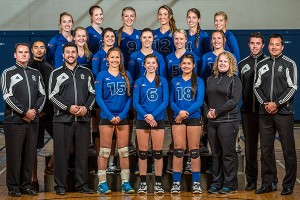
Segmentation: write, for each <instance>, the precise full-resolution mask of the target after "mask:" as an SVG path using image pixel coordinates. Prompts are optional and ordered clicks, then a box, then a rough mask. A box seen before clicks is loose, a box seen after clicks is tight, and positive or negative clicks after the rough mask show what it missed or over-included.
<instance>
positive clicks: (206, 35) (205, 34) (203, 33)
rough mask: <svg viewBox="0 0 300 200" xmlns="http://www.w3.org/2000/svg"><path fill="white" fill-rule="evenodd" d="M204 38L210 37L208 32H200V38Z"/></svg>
mask: <svg viewBox="0 0 300 200" xmlns="http://www.w3.org/2000/svg"><path fill="white" fill-rule="evenodd" d="M201 35H202V36H203V37H209V35H208V33H207V32H206V31H204V30H202V29H201V30H200V36H201Z"/></svg>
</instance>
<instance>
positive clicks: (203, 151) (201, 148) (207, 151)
mask: <svg viewBox="0 0 300 200" xmlns="http://www.w3.org/2000/svg"><path fill="white" fill-rule="evenodd" d="M199 152H200V153H209V150H208V148H207V147H205V146H201V147H200V148H199Z"/></svg>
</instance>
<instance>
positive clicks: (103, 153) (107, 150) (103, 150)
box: [99, 147, 111, 158]
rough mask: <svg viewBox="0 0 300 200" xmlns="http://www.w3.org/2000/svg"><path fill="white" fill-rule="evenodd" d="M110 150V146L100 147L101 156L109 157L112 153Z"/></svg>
mask: <svg viewBox="0 0 300 200" xmlns="http://www.w3.org/2000/svg"><path fill="white" fill-rule="evenodd" d="M110 152H111V149H110V148H105V147H100V150H99V156H101V157H103V158H108V157H109V155H110Z"/></svg>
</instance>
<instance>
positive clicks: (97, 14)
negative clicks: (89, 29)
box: [90, 8, 104, 25]
mask: <svg viewBox="0 0 300 200" xmlns="http://www.w3.org/2000/svg"><path fill="white" fill-rule="evenodd" d="M90 17H91V21H92V24H97V25H100V24H102V22H103V19H104V15H103V10H102V9H100V8H95V9H94V10H93V12H92V15H90Z"/></svg>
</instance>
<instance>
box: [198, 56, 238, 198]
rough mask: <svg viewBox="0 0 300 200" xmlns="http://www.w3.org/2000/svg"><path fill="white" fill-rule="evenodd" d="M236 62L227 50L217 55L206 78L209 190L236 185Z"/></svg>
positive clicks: (228, 189)
mask: <svg viewBox="0 0 300 200" xmlns="http://www.w3.org/2000/svg"><path fill="white" fill-rule="evenodd" d="M236 73H237V66H236V60H235V58H234V56H233V55H232V54H231V53H230V52H227V51H225V52H222V53H220V54H219V55H218V57H217V59H216V61H215V63H214V66H213V75H212V76H210V77H209V78H208V79H207V88H206V95H207V101H206V102H205V103H204V105H203V107H204V115H205V116H206V117H207V118H208V124H207V131H208V139H209V144H210V147H211V152H212V175H213V182H212V185H211V187H210V189H209V190H208V193H210V194H216V193H221V194H228V193H236V192H237V188H238V180H237V172H238V156H237V153H236V151H235V141H236V138H237V134H238V130H239V119H238V102H239V98H240V97H241V94H242V83H241V80H240V79H239V77H237V76H236Z"/></svg>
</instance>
